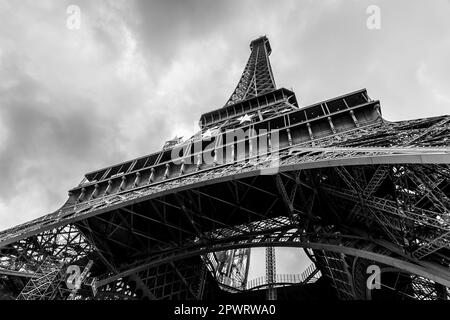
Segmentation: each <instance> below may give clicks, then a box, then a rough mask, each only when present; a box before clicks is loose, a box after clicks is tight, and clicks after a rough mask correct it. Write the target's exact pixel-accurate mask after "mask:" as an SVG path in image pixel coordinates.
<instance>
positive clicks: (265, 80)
mask: <svg viewBox="0 0 450 320" xmlns="http://www.w3.org/2000/svg"><path fill="white" fill-rule="evenodd" d="M250 48H251V50H252V52H251V54H250V58H249V59H248V61H247V64H246V66H245V68H244V71H243V73H242V76H241V79H240V80H239V83H238V85H237V86H236V89H235V90H234V91H233V93H232V94H231V97H230V99H229V100H228V101H227V103H226V105H230V104H233V103H236V102H237V101H241V100H246V99H249V98H252V97H255V96H257V95H262V94H264V93H267V92H270V91H272V90H273V89H275V88H276V86H275V80H274V78H273V73H272V68H271V66H270V61H269V55H270V52H271V49H270V45H269V40H268V39H267V37H265V36H264V37H261V38H259V39H257V40H254V41H253V42H252V43H251V45H250Z"/></svg>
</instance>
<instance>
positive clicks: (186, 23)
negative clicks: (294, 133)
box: [0, 0, 450, 273]
mask: <svg viewBox="0 0 450 320" xmlns="http://www.w3.org/2000/svg"><path fill="white" fill-rule="evenodd" d="M70 5H76V6H78V7H79V8H80V18H81V20H80V28H79V29H70V28H68V27H67V19H68V18H69V17H70V14H68V13H67V8H68V7H69V6H70ZM370 5H376V6H378V7H379V8H380V18H381V20H380V29H375V30H371V29H369V28H367V24H366V22H367V19H368V18H369V16H370V15H369V14H368V13H367V12H366V10H367V8H368V7H369V6H370ZM264 34H266V35H267V36H268V37H269V39H270V42H271V45H272V50H273V52H272V55H271V57H270V58H271V63H272V68H273V71H274V75H275V81H276V83H277V86H278V87H286V88H289V89H290V88H293V89H294V90H295V92H296V95H297V99H298V100H299V102H300V104H301V105H302V106H306V105H308V104H312V103H314V102H317V101H320V100H325V99H328V98H332V97H333V96H337V95H340V94H344V93H347V92H350V91H354V90H357V89H361V88H367V90H368V92H369V95H370V97H371V98H374V99H380V100H381V107H382V112H383V116H384V117H385V118H386V119H388V120H406V119H412V118H420V117H430V116H436V115H443V114H449V113H450V90H449V88H450V59H449V57H450V1H449V0H433V1H421V0H396V1H392V0H384V1H376V0H368V1H367V0H359V1H357V0H282V1H272V0H267V1H266V0H239V1H238V0H236V1H234V0H221V1H212V0H179V1H173V0H161V1H159V0H158V1H155V0H127V1H121V0H115V1H106V0H105V1H100V0H84V1H77V0H70V1H66V0H39V1H35V0H34V1H33V0H0V230H3V229H6V228H8V227H12V226H14V225H16V224H18V223H22V222H25V221H27V220H30V219H32V218H36V217H38V216H41V215H43V214H46V213H50V212H51V211H53V210H55V209H57V208H58V207H59V206H60V205H62V204H63V203H64V201H65V200H66V197H67V190H69V189H70V188H71V187H73V186H75V185H77V184H78V183H79V181H80V180H81V179H82V177H83V174H84V173H86V172H88V171H91V170H95V169H98V168H100V167H105V166H108V165H111V164H114V163H117V162H122V161H124V160H128V159H131V158H133V157H137V156H141V155H144V154H148V153H151V152H153V151H156V150H158V149H160V148H161V146H162V144H163V142H164V141H165V140H168V139H170V138H172V137H174V136H175V135H178V136H180V135H184V136H189V135H191V134H193V133H194V126H193V124H194V123H195V122H196V121H197V120H198V119H199V117H200V115H201V113H203V112H206V111H210V110H212V109H216V108H219V107H221V106H223V104H224V103H225V101H226V100H227V98H228V97H229V95H230V93H231V92H232V90H233V89H234V87H235V85H236V84H237V82H238V80H239V77H240V74H241V72H242V69H243V67H244V65H245V63H246V60H247V58H248V55H249V53H250V49H249V43H250V41H251V40H252V39H254V38H256V37H258V36H260V35H264ZM282 254H285V255H286V256H285V258H286V259H291V258H292V259H294V257H293V254H292V252H289V253H282ZM290 271H291V270H287V269H286V271H285V273H289V272H290Z"/></svg>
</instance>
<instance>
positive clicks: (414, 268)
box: [98, 239, 450, 287]
mask: <svg viewBox="0 0 450 320" xmlns="http://www.w3.org/2000/svg"><path fill="white" fill-rule="evenodd" d="M269 243H270V244H271V245H273V246H276V247H291V248H311V249H317V250H325V251H331V252H336V253H343V254H346V255H351V256H355V257H359V258H363V259H367V260H372V261H375V262H379V263H381V264H384V265H387V266H391V267H395V268H398V269H400V270H402V271H405V272H408V273H411V274H415V275H418V276H422V277H425V278H427V279H430V280H432V281H435V282H437V283H439V284H442V285H444V286H446V287H450V272H447V273H444V271H440V270H436V269H432V268H425V267H422V266H419V265H416V264H414V263H412V262H408V261H405V260H401V259H398V258H394V257H390V256H387V255H383V254H379V253H374V252H371V251H368V250H364V249H358V248H353V247H348V246H343V245H335V244H327V243H321V242H309V241H308V242H302V241H279V240H278V241H274V240H272V239H271V240H270V242H269V241H260V242H251V243H249V242H246V243H221V244H220V246H219V245H216V246H206V247H205V246H202V247H198V248H195V249H192V250H186V251H183V252H179V253H177V254H174V255H171V256H169V257H163V258H159V259H155V260H154V261H150V262H147V263H143V264H142V265H139V266H135V267H132V268H130V269H128V270H126V271H122V272H119V273H118V274H116V275H114V276H112V277H109V278H106V279H103V280H101V281H99V282H98V286H103V285H105V284H107V283H109V282H112V281H115V280H117V279H120V278H122V277H125V276H127V275H130V274H133V273H135V272H138V271H141V270H144V269H146V268H148V267H153V266H157V265H160V264H164V263H168V262H170V261H174V260H181V259H186V258H190V257H194V256H199V255H204V254H207V253H210V252H214V251H218V250H232V249H237V248H244V247H249V248H255V247H265V246H267V244H269Z"/></svg>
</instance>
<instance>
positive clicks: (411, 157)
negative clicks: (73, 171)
mask: <svg viewBox="0 0 450 320" xmlns="http://www.w3.org/2000/svg"><path fill="white" fill-rule="evenodd" d="M374 149H376V148H374ZM379 149H384V148H379ZM422 149H423V151H422V153H420V152H417V153H414V152H413V151H411V152H410V153H403V154H395V153H394V154H392V153H388V152H387V151H386V154H385V155H380V154H377V155H359V156H355V157H352V158H349V157H348V152H344V151H342V157H341V158H339V157H337V158H335V159H331V160H330V159H328V160H327V159H326V157H324V160H317V159H314V160H311V161H302V160H301V159H300V160H299V161H300V162H299V163H295V164H286V165H283V163H281V165H280V166H279V167H265V168H261V167H257V166H256V167H252V168H250V169H249V170H242V169H239V170H237V172H233V171H232V172H230V174H229V175H224V174H223V173H222V172H221V171H220V170H219V171H218V173H217V175H216V176H212V177H210V176H208V177H207V179H202V177H199V181H194V182H192V183H190V184H184V185H180V186H175V187H172V188H170V189H167V190H163V191H158V189H157V190H156V192H152V188H153V185H151V186H143V187H139V188H136V189H134V190H132V191H122V192H119V193H117V194H114V195H111V196H108V197H105V198H103V199H101V200H102V201H104V202H105V203H104V204H102V205H100V204H97V202H95V201H97V200H95V201H93V202H92V205H91V207H87V208H85V209H80V210H78V211H71V212H70V214H68V215H67V217H65V218H64V219H60V218H58V219H54V216H55V215H56V216H58V212H59V211H60V210H58V211H56V212H55V213H52V214H49V215H47V216H44V217H42V218H40V219H42V224H43V225H42V226H41V227H40V228H38V227H36V226H24V229H30V230H20V231H18V232H17V234H16V235H4V237H3V238H1V239H0V248H2V247H4V246H6V245H8V244H11V243H14V242H16V241H19V240H21V239H23V238H26V237H30V236H33V235H36V234H39V233H42V232H43V231H47V230H50V229H53V228H56V227H61V226H63V225H66V224H69V223H74V222H77V221H80V220H82V219H86V218H89V217H92V216H96V215H99V214H102V213H105V212H108V211H111V210H115V209H119V208H122V207H124V206H127V205H131V204H133V203H137V202H143V201H147V200H150V199H154V198H158V197H161V196H165V195H168V194H172V193H176V192H180V191H186V190H189V189H195V188H198V187H203V186H206V185H212V184H217V183H221V182H226V181H230V180H235V179H243V178H248V177H253V176H257V175H274V174H277V173H279V172H288V171H298V170H308V169H318V168H325V167H337V166H354V165H376V164H446V165H448V164H449V163H450V152H449V151H448V148H447V149H442V151H440V152H438V151H436V150H435V151H434V152H430V153H423V152H425V151H426V149H427V148H422ZM379 152H381V151H379ZM220 167H222V166H220ZM219 169H220V168H219ZM211 173H213V174H214V169H212V170H211ZM186 176H187V175H186ZM192 177H195V175H192ZM184 178H185V177H183V179H184ZM177 179H181V178H173V179H170V180H169V179H168V180H166V181H165V182H161V183H158V184H156V185H158V186H160V185H164V184H165V183H171V182H173V181H174V180H177ZM134 192H141V193H140V194H139V198H136V197H135V196H133V193H134ZM127 195H130V196H129V197H127ZM117 197H123V199H121V200H117V201H112V202H111V203H110V204H108V203H107V202H108V199H117ZM86 205H88V206H89V205H90V203H89V202H88V203H86ZM65 210H70V208H65ZM51 220H54V221H51Z"/></svg>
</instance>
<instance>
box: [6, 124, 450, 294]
mask: <svg viewBox="0 0 450 320" xmlns="http://www.w3.org/2000/svg"><path fill="white" fill-rule="evenodd" d="M439 122H442V120H441V121H440V120H439V119H434V120H428V119H426V120H417V121H411V122H400V123H391V124H388V125H384V126H380V125H375V126H374V127H372V128H370V129H369V128H359V129H357V130H353V131H351V132H346V133H345V134H341V135H340V136H337V135H336V136H334V137H333V139H328V140H323V141H315V147H314V148H316V149H313V148H311V145H309V147H308V146H305V148H290V149H289V150H287V151H286V152H281V153H280V154H279V158H280V163H279V169H280V172H279V174H276V175H275V176H273V175H272V176H264V175H263V176H261V175H259V176H258V175H256V176H253V177H249V178H242V179H240V178H239V174H248V173H250V172H255V170H261V169H264V168H265V167H270V163H267V161H264V160H265V159H264V158H263V159H261V161H257V162H255V163H252V164H250V163H249V162H243V163H236V164H233V165H229V166H227V167H222V168H217V169H213V170H209V171H207V172H201V173H199V174H197V175H195V176H191V177H189V178H187V179H178V180H172V181H168V182H166V183H163V184H160V185H157V186H152V187H148V188H147V189H141V190H139V193H137V192H130V193H129V194H128V195H121V196H119V197H118V196H115V197H114V200H115V201H114V200H109V201H108V202H106V201H105V202H100V203H97V204H96V205H93V204H92V203H90V204H89V206H87V205H85V206H80V205H78V206H77V211H71V214H70V215H68V216H70V217H71V218H72V219H74V218H76V220H77V221H79V222H77V223H76V224H75V225H76V226H74V224H68V225H67V224H66V225H64V226H61V227H56V228H52V224H53V225H55V224H57V223H58V222H59V223H60V224H64V222H63V223H61V221H60V220H58V219H55V218H54V216H55V215H50V216H47V217H44V218H41V219H39V220H37V221H36V222H35V223H34V224H31V228H30V225H27V227H28V228H26V227H25V228H24V226H22V227H18V228H16V229H13V230H10V231H8V232H3V233H2V234H1V237H2V243H7V242H8V239H10V240H9V241H10V242H11V243H10V244H7V245H6V246H3V248H2V260H1V261H2V268H3V269H4V270H9V271H18V272H24V273H29V272H33V271H34V270H36V269H37V268H38V267H39V265H40V262H42V261H43V259H45V257H47V256H49V255H51V256H56V257H60V258H61V260H63V261H79V260H81V259H83V258H84V257H85V256H86V255H87V254H90V252H91V250H92V248H96V249H95V251H94V253H95V255H96V256H97V263H98V264H102V263H103V264H104V265H107V264H110V266H109V267H108V268H109V272H108V271H107V270H105V271H107V272H106V273H105V274H104V275H103V278H104V281H105V285H104V288H109V289H102V290H100V291H101V292H103V290H105V291H108V290H109V291H110V292H116V291H117V290H118V291H117V292H116V293H111V294H110V297H111V296H112V297H115V298H117V297H123V295H126V293H121V294H120V292H119V291H127V290H128V291H129V292H130V294H129V296H130V297H133V296H134V295H135V294H136V293H132V294H131V292H133V289H132V287H130V288H131V289H130V288H128V289H126V288H127V287H123V286H124V285H125V283H126V282H124V280H123V279H127V281H129V280H128V279H129V278H127V277H130V276H132V275H133V274H136V272H142V271H143V270H145V269H146V268H149V267H151V266H156V265H160V264H163V265H165V264H168V263H170V262H172V261H177V259H179V257H180V256H181V257H186V256H197V255H200V254H206V253H207V252H211V251H220V250H223V249H226V248H229V249H233V248H236V247H245V246H254V245H263V244H267V243H269V242H270V243H272V242H274V243H281V242H290V243H291V244H292V245H298V246H306V247H308V246H309V247H311V245H312V244H314V246H319V247H322V248H325V249H321V250H318V249H317V250H316V249H315V250H314V256H316V257H317V258H316V259H317V261H318V262H317V265H318V267H319V268H320V271H321V273H322V274H323V275H325V276H329V277H331V278H332V279H333V283H334V285H335V286H336V287H337V290H338V292H339V293H340V297H341V298H355V297H358V295H357V290H356V289H355V288H354V286H355V284H354V282H355V276H356V275H357V273H355V271H354V270H352V269H351V268H350V266H351V265H352V263H351V259H354V258H349V256H350V257H354V256H357V254H359V253H360V252H361V251H363V252H366V251H370V252H373V253H377V252H381V253H380V255H382V256H383V257H384V256H386V257H387V256H389V257H391V256H394V257H396V259H399V260H400V261H404V262H408V263H410V264H411V265H413V267H412V266H411V265H408V266H407V268H406V269H407V270H408V272H409V274H414V272H417V273H419V275H417V274H416V275H414V276H410V278H411V277H412V278H411V279H413V280H414V281H415V282H418V281H419V279H420V281H419V282H420V283H419V284H415V282H414V281H413V283H412V284H411V286H410V287H412V288H415V289H414V290H413V292H406V293H405V296H411V297H415V298H423V297H426V298H433V297H442V296H443V295H444V293H445V292H447V291H445V290H443V289H442V288H440V287H439V282H438V281H433V280H429V279H427V277H428V278H430V277H432V276H433V275H434V276H436V274H437V275H438V278H439V279H438V280H439V281H440V282H441V283H445V282H444V281H446V280H445V279H448V265H449V259H448V257H449V251H448V248H449V245H448V244H449V239H448V234H449V232H450V227H449V206H448V204H449V202H448V198H449V196H448V195H449V181H450V180H449V176H450V174H449V166H448V164H432V163H431V164H413V163H407V164H397V163H394V164H389V163H386V164H378V165H376V164H372V163H371V161H368V162H367V163H368V164H364V165H356V164H359V163H361V162H360V161H362V159H367V158H369V159H374V158H376V157H386V158H387V157H388V156H393V155H395V156H398V157H399V159H400V160H399V161H404V159H407V158H408V157H409V156H410V155H411V152H412V155H411V156H416V153H415V148H421V154H425V155H426V154H427V150H428V149H427V148H425V147H420V144H421V143H423V144H425V145H427V146H430V145H431V146H432V147H434V146H435V145H437V146H442V145H443V143H444V142H443V140H445V139H447V137H448V136H447V135H442V136H441V138H440V139H436V138H435V137H434V136H431V135H428V134H427V131H428V132H430V130H427V129H425V130H424V129H423V128H424V126H425V128H426V126H427V125H428V126H430V125H431V127H433V124H434V125H435V124H436V123H439ZM375 129H376V130H375ZM368 131H369V132H371V133H370V134H367V132H368ZM363 135H364V136H366V138H365V139H363V138H362V136H363ZM405 135H407V136H409V137H410V141H414V143H415V144H416V145H415V147H414V146H411V144H410V142H409V141H408V140H405V139H404V138H402V136H405ZM343 141H345V142H343ZM402 141H405V142H404V143H405V144H407V145H408V144H409V146H410V147H409V150H411V151H409V152H406V151H404V150H403V151H402V149H401V147H402V145H401V144H400V145H397V146H396V147H397V149H395V148H393V145H395V143H399V142H402ZM321 143H323V144H322V145H320V144H321ZM330 144H332V145H333V147H334V149H333V148H331V149H327V148H323V149H320V147H321V146H328V147H329V146H330ZM371 144H372V145H375V146H377V148H376V147H372V148H369V147H371ZM344 145H345V146H348V145H350V146H352V147H351V148H350V147H343V146H344ZM363 146H364V147H363ZM308 148H309V149H308ZM339 148H341V149H339ZM315 150H317V151H315ZM436 152H438V151H436V150H435V149H432V150H431V151H430V154H431V155H433V154H435V153H436ZM355 159H356V160H355ZM321 161H327V163H328V164H329V163H330V161H338V163H341V162H340V161H349V164H350V165H349V166H339V165H338V166H329V167H324V168H319V169H304V170H288V171H284V170H283V167H286V166H291V167H288V168H295V167H292V166H293V165H296V166H301V165H306V164H311V163H315V164H317V163H320V162H321ZM355 161H356V162H355ZM394 162H396V161H394ZM226 175H234V176H235V179H234V180H229V181H226V182H224V183H223V184H222V186H221V188H220V189H217V190H216V189H211V187H199V185H198V184H196V183H198V182H201V181H210V180H214V179H217V178H219V177H220V178H223V177H224V176H226ZM267 180H269V181H271V182H270V183H269V182H267ZM190 184H191V185H193V187H192V188H188V189H187V190H186V186H188V185H190ZM177 187H178V188H182V189H184V190H185V191H184V192H183V191H178V192H177V193H174V194H173V195H167V196H163V197H160V198H155V199H154V200H152V201H151V202H150V203H151V210H152V211H153V212H154V213H155V214H154V215H153V216H152V217H150V216H145V215H144V213H143V211H140V210H141V209H144V206H142V207H141V208H140V207H139V206H134V207H133V206H131V207H130V206H128V207H127V206H126V204H127V201H129V200H132V199H136V198H137V197H138V196H139V197H143V196H145V195H151V194H154V193H159V192H162V191H163V190H172V191H177ZM208 188H209V189H208ZM224 188H225V189H224ZM219 190H220V191H219ZM223 190H228V192H229V195H226V194H224V192H223ZM218 192H219V193H218ZM252 193H255V194H259V195H260V196H259V197H258V198H260V197H261V196H264V197H265V198H267V201H269V200H270V201H269V202H267V203H264V204H262V207H263V208H265V209H264V210H256V208H251V209H250V208H249V206H250V204H249V203H248V202H247V203H246V202H245V199H246V197H248V199H249V200H251V199H252V197H253V196H251V195H250V194H252ZM233 199H234V200H233ZM121 203H122V204H121ZM128 203H129V202H128ZM280 203H281V204H282V207H284V212H286V215H285V216H280V217H271V216H273V214H274V212H275V210H274V209H275V208H277V210H276V212H281V211H283V210H282V209H281V208H280V207H277V206H279V205H280ZM244 204H247V206H248V207H245V206H244ZM220 205H223V206H225V207H224V208H222V209H223V210H225V211H229V210H231V213H230V215H229V216H231V217H233V216H236V215H237V216H240V217H241V218H239V219H236V220H237V221H235V222H233V223H234V224H235V226H234V227H230V223H231V222H230V220H229V219H223V218H220V217H217V216H214V215H205V214H200V212H205V209H207V210H206V212H209V210H211V209H212V208H217V207H218V206H220ZM112 206H116V207H121V208H120V209H117V210H111V209H107V210H105V209H106V208H108V207H112ZM323 206H326V207H325V208H324V207H323ZM227 207H228V208H229V209H226V208H227ZM145 208H147V207H145ZM169 208H174V210H177V211H179V212H180V213H182V214H183V215H184V216H185V217H186V218H187V219H188V220H187V221H189V224H190V225H191V227H190V228H187V227H183V229H182V227H181V226H180V224H179V223H178V224H177V223H176V222H175V221H174V220H173V221H172V220H171V218H170V214H169V213H168V212H167V211H168V210H169ZM202 208H203V209H202ZM99 209H102V210H103V212H105V213H103V214H96V212H98V210H99ZM108 210H109V211H108ZM146 210H148V208H147V209H146ZM165 210H166V212H165V213H164V211H165ZM243 213H245V214H246V215H245V216H242V214H243ZM56 215H57V216H59V217H60V216H61V213H60V212H58V213H56ZM90 215H94V216H93V217H92V218H83V217H84V216H90ZM178 215H179V214H178ZM244 217H245V219H244V220H242V219H243V218H244ZM80 219H81V220H80ZM133 219H134V222H133ZM74 220H75V219H74ZM246 220H247V221H249V220H254V221H249V222H246V223H244V222H245V221H246ZM94 221H97V222H96V223H100V226H101V228H100V227H99V226H97V227H94V224H95V222H94ZM143 221H150V222H151V223H152V224H155V225H159V226H164V228H165V229H167V231H166V232H167V234H170V235H171V237H170V239H171V242H168V241H166V240H164V239H157V238H153V237H151V236H150V235H151V234H152V233H148V232H146V231H145V230H139V225H140V224H141V222H143ZM238 221H241V223H237V222H238ZM206 222H208V223H209V226H208V223H206ZM44 226H48V227H50V229H49V230H48V231H44V232H41V233H37V234H36V235H30V236H27V234H28V233H32V231H33V230H40V228H43V227H44ZM150 227H151V226H150ZM99 228H100V229H99ZM152 228H154V227H152ZM206 230H214V231H206ZM79 231H81V232H82V234H80V233H79ZM368 232H370V238H373V239H376V241H374V240H369V239H368V237H367V233H368ZM21 233H22V234H25V237H24V236H23V235H22V239H20V240H19V241H14V237H17V236H18V235H19V237H20V234H21ZM100 235H102V237H100ZM105 235H106V239H108V243H109V244H105V243H104V241H101V238H105ZM114 235H116V236H117V237H115V236H114ZM189 238H190V239H191V240H190V241H187V240H188V239H189ZM86 239H89V242H91V243H92V245H89V244H87V243H86ZM199 239H200V240H199ZM136 241H137V242H136ZM137 243H140V246H141V247H138V246H136V244H137ZM333 243H335V246H338V247H339V248H350V249H351V250H350V251H349V252H346V253H342V252H340V253H338V254H336V253H335V252H334V251H330V250H328V249H329V248H328V247H327V246H330V245H331V246H332V245H333ZM114 244H116V245H117V246H118V248H120V247H122V249H118V248H116V249H115V250H117V252H118V253H119V252H120V254H123V250H124V251H126V252H129V256H130V258H133V259H135V260H138V262H137V263H136V262H135V263H130V264H129V265H127V266H125V267H124V266H122V267H120V268H119V267H118V266H115V265H114V263H115V262H114V256H115V251H114V250H112V249H111V248H109V249H108V250H107V249H106V248H107V247H108V246H109V247H110V246H113V245H114ZM150 244H152V245H151V246H150ZM314 246H313V247H314ZM144 248H145V249H144ZM149 248H151V250H150V251H148V250H149ZM333 250H334V247H333ZM355 250H356V251H355ZM387 251H388V253H386V252H387ZM333 252H334V253H333ZM149 254H150V258H145V259H142V258H139V257H140V256H141V257H142V255H145V256H148V255H149ZM343 255H344V256H343ZM377 258H379V257H378V256H377ZM346 259H347V260H348V259H350V260H349V261H347V262H346ZM104 261H107V262H108V263H105V262H104ZM333 261H334V262H333ZM336 261H339V262H336ZM379 261H380V260H378V262H379ZM381 261H383V260H382V259H381ZM336 263H338V266H336ZM386 264H388V263H386ZM111 265H112V266H111ZM388 265H389V264H388ZM344 266H345V268H344ZM430 266H431V267H430ZM136 268H137V269H136ZM127 270H131V271H127ZM336 270H339V271H336ZM343 270H344V271H343ZM345 270H347V271H345ZM411 270H414V272H413V271H411ZM417 270H419V271H417ZM424 270H425V271H424ZM426 270H433V274H432V275H430V274H429V273H427V271H426ZM435 270H437V271H436V272H434V271H435ZM401 271H402V272H405V271H404V270H401ZM424 272H425V273H424ZM339 273H340V274H342V275H338V274H339ZM113 274H115V276H112V277H109V276H111V275H113ZM424 274H425V275H426V276H422V275H424ZM98 275H99V277H100V278H102V275H101V274H100V273H99V274H98ZM138 275H139V273H138ZM424 279H427V280H424ZM433 279H436V278H433ZM117 281H119V282H120V281H121V283H122V287H120V288H121V289H120V290H119V289H111V288H112V287H111V286H112V284H114V283H115V282H117ZM141 281H147V278H146V277H144V280H142V279H141ZM139 282H140V281H139ZM181 282H182V283H184V281H181ZM343 283H347V284H343ZM427 284H428V285H427ZM128 286H129V285H128ZM114 288H116V287H114ZM117 288H119V287H117ZM420 288H422V289H420ZM134 290H135V289H134ZM177 290H178V289H174V291H177ZM186 290H187V291H186V292H190V290H189V289H186ZM193 290H194V289H193ZM409 290H411V289H409ZM421 290H422V291H421ZM142 291H143V290H142ZM360 291H361V290H360ZM177 292H179V291H177ZM194 292H195V291H194ZM442 292H444V293H442ZM152 294H153V295H155V294H154V293H152ZM190 294H191V296H192V297H193V295H192V293H190ZM359 294H361V293H359ZM106 295H107V294H103V296H106ZM100 296H102V295H100ZM147 296H148V297H152V295H151V294H148V295H147ZM165 296H166V295H165V294H162V295H161V297H162V298H163V297H165ZM169 296H170V294H169ZM174 296H176V294H174Z"/></svg>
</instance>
